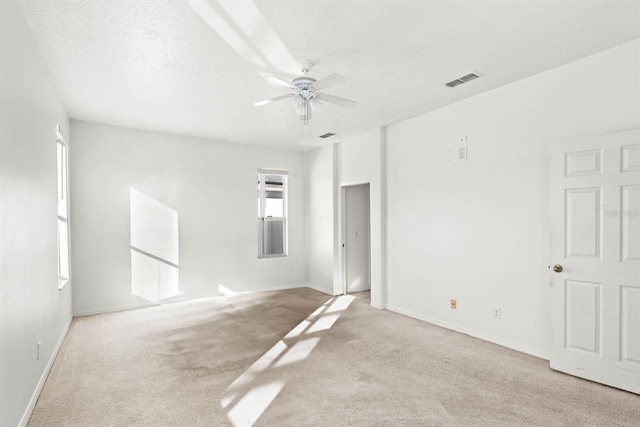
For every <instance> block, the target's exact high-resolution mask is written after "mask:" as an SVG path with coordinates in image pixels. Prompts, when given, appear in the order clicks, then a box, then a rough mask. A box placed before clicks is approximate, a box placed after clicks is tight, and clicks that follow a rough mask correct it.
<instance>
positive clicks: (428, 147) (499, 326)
mask: <svg viewBox="0 0 640 427" xmlns="http://www.w3.org/2000/svg"><path fill="white" fill-rule="evenodd" d="M639 76H640V41H634V42H631V43H627V44H625V45H622V46H619V47H616V48H614V49H611V50H608V51H605V52H602V53H599V54H596V55H593V56H590V57H587V58H584V59H582V60H579V61H576V62H573V63H570V64H567V65H565V66H562V67H559V68H556V69H553V70H551V71H548V72H545V73H542V74H539V75H536V76H533V77H531V78H527V79H524V80H521V81H518V82H516V83H513V84H510V85H508V86H504V87H502V88H499V89H496V90H493V91H491V92H487V93H484V94H481V95H478V96H475V97H473V98H470V99H467V100H465V101H462V102H458V103H456V104H453V105H450V106H448V107H445V108H442V109H440V110H437V111H433V112H431V113H428V114H424V115H421V116H418V117H415V118H413V119H411V120H407V121H404V122H401V123H398V124H394V125H392V126H389V127H388V134H387V162H388V169H387V173H388V224H387V226H388V248H387V249H388V279H389V283H388V291H389V300H388V307H389V308H390V309H392V310H395V311H399V312H402V313H405V314H409V315H412V316H415V317H418V318H422V319H425V320H429V321H432V322H434V323H438V324H442V325H445V326H449V327H451V328H453V329H457V330H460V331H463V332H467V333H470V334H473V335H476V336H479V337H482V338H485V339H488V340H491V341H495V342H498V343H502V344H505V345H508V346H511V347H513V348H516V349H520V350H523V351H527V352H530V353H532V354H537V355H540V356H543V357H546V356H548V354H549V327H548V324H549V304H550V302H549V288H548V286H549V273H548V270H547V266H548V265H549V264H553V262H554V261H553V260H551V259H549V237H548V236H549V219H548V211H549V209H548V196H549V191H548V153H549V145H550V144H553V143H554V141H559V140H564V139H567V138H577V137H581V136H587V135H596V134H602V133H609V132H617V131H624V130H629V129H634V128H639V127H640V95H639V94H640V77H639ZM453 90H464V86H462V87H460V88H457V89H453ZM462 135H468V146H469V160H468V161H466V162H449V161H448V153H447V151H448V149H450V148H452V147H453V146H454V142H455V141H456V140H457V138H458V137H460V136H462ZM450 298H455V299H457V303H458V309H457V310H452V309H450V308H449V299H450ZM494 307H499V308H501V309H502V320H493V319H492V312H493V308H494Z"/></svg>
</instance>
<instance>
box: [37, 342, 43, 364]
mask: <svg viewBox="0 0 640 427" xmlns="http://www.w3.org/2000/svg"><path fill="white" fill-rule="evenodd" d="M40 344H42V341H38V344H36V360H40Z"/></svg>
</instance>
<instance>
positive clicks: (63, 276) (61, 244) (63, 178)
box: [56, 126, 70, 289]
mask: <svg viewBox="0 0 640 427" xmlns="http://www.w3.org/2000/svg"><path fill="white" fill-rule="evenodd" d="M56 146H57V170H58V289H62V287H63V286H64V285H65V284H66V283H67V282H68V281H69V277H70V272H69V270H70V268H69V265H70V262H69V182H68V176H69V147H68V145H67V142H66V141H65V139H64V137H63V136H62V132H61V131H60V126H58V130H57V133H56Z"/></svg>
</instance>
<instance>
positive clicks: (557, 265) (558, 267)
mask: <svg viewBox="0 0 640 427" xmlns="http://www.w3.org/2000/svg"><path fill="white" fill-rule="evenodd" d="M553 271H555V272H556V273H562V266H561V265H560V264H556V265H554V266H553Z"/></svg>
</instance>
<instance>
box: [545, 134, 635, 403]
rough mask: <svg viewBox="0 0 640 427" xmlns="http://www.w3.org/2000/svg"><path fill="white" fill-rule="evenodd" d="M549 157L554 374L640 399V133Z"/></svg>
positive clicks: (557, 150)
mask: <svg viewBox="0 0 640 427" xmlns="http://www.w3.org/2000/svg"><path fill="white" fill-rule="evenodd" d="M551 154H552V155H551V177H550V180H551V182H550V184H551V257H552V258H551V273H550V274H551V298H552V301H551V331H552V345H551V367H552V368H553V369H556V370H559V371H562V372H566V373H568V374H571V375H575V376H578V377H582V378H586V379H589V380H592V381H597V382H600V383H603V384H607V385H610V386H613V387H618V388H621V389H624V390H628V391H632V392H634V393H640V131H630V132H621V133H615V134H609V135H604V136H598V137H593V138H589V139H584V140H582V141H574V142H572V143H568V144H559V145H557V146H554V147H553V148H552V153H551Z"/></svg>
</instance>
